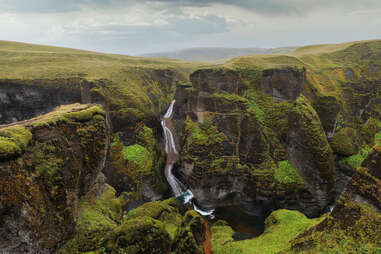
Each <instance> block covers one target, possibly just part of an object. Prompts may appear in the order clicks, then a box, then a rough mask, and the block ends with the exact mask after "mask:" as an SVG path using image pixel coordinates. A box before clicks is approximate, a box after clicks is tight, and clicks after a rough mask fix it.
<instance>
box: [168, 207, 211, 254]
mask: <svg viewBox="0 0 381 254" xmlns="http://www.w3.org/2000/svg"><path fill="white" fill-rule="evenodd" d="M204 240H205V228H204V219H203V218H202V217H201V216H200V215H199V214H198V213H197V212H196V211H194V210H190V211H188V212H186V213H185V215H184V217H183V221H182V223H181V226H180V227H179V229H178V230H177V232H176V237H175V239H174V241H173V245H172V252H174V253H176V254H180V253H181V254H183V253H184V254H203V253H204V250H203V247H202V244H203V241H204Z"/></svg>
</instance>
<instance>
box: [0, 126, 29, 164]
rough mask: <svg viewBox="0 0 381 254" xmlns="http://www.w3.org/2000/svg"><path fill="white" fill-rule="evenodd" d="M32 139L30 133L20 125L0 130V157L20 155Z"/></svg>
mask: <svg viewBox="0 0 381 254" xmlns="http://www.w3.org/2000/svg"><path fill="white" fill-rule="evenodd" d="M31 139H32V133H31V132H30V131H29V130H28V129H26V128H24V127H21V126H14V127H9V128H6V129H1V130H0V159H7V158H10V157H11V156H15V155H21V154H22V153H23V152H24V151H25V149H26V147H27V146H28V144H29V142H30V141H31Z"/></svg>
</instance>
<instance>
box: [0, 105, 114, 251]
mask: <svg viewBox="0 0 381 254" xmlns="http://www.w3.org/2000/svg"><path fill="white" fill-rule="evenodd" d="M108 143H109V141H108V134H107V125H106V122H105V113H104V110H103V109H102V108H101V107H100V106H96V105H79V104H73V105H67V106H62V107H60V108H58V109H56V110H55V111H53V112H51V113H49V114H47V115H43V116H39V117H37V118H34V119H30V120H25V121H22V122H16V123H13V124H10V125H2V126H1V129H0V160H1V162H0V175H1V177H0V193H1V195H0V197H1V198H0V218H1V227H0V235H1V240H0V250H1V251H3V252H6V253H24V252H25V253H51V252H52V250H54V249H56V248H57V247H59V246H60V245H62V244H63V243H64V242H65V241H67V240H68V239H70V238H71V237H72V235H73V234H74V232H75V225H76V219H77V216H78V200H79V199H80V198H81V197H82V196H84V195H85V194H86V193H87V192H88V191H89V190H90V189H91V188H92V187H93V186H94V185H97V184H98V185H102V184H103V182H104V177H103V174H102V173H101V171H102V169H103V167H104V165H105V160H106V154H107V149H108Z"/></svg>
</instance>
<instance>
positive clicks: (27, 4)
mask: <svg viewBox="0 0 381 254" xmlns="http://www.w3.org/2000/svg"><path fill="white" fill-rule="evenodd" d="M377 38H378V39H380V38H381V0H222V1H213V0H180V1H177V0H152V1H145V0H0V40H11V41H22V42H30V43H38V44H47V45H57V46H65V47H72V48H80V49H87V50H95V51H101V52H108V53H121V54H128V55H138V54H143V53H150V52H159V51H171V50H177V49H182V48H190V47H264V48H272V47H280V46H299V45H306V44H318V43H333V42H346V41H354V40H366V39H377Z"/></svg>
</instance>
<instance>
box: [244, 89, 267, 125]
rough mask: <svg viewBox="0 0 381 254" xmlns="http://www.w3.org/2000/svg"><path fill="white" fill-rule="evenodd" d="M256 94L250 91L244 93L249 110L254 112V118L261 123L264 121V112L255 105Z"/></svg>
mask: <svg viewBox="0 0 381 254" xmlns="http://www.w3.org/2000/svg"><path fill="white" fill-rule="evenodd" d="M257 97H258V95H257V93H256V92H255V90H253V89H250V90H248V91H247V92H246V98H247V99H248V101H249V105H250V108H251V109H252V110H253V111H254V112H255V115H256V117H257V118H258V120H259V121H260V122H261V123H264V121H265V112H264V111H263V110H262V109H261V107H260V106H259V105H258V104H257V102H256V101H257Z"/></svg>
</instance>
